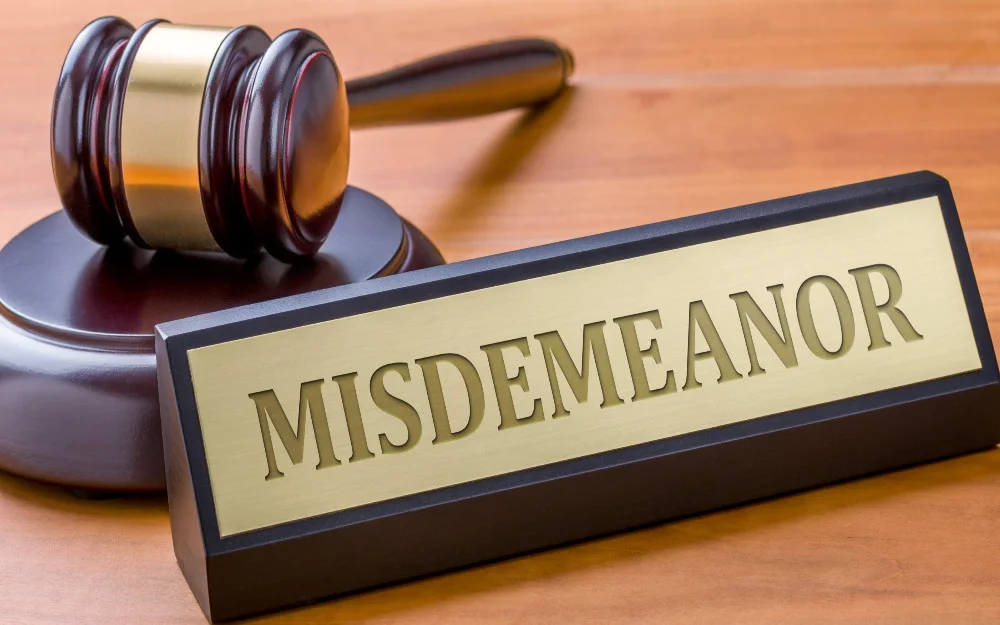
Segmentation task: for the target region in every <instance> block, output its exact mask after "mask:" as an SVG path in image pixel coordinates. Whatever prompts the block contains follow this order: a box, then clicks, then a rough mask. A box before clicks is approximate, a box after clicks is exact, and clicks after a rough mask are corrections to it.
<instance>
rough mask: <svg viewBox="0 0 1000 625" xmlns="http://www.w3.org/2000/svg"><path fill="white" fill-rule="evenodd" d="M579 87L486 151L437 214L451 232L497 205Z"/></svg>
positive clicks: (522, 120) (533, 112) (524, 118)
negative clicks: (506, 185) (497, 197)
mask: <svg viewBox="0 0 1000 625" xmlns="http://www.w3.org/2000/svg"><path fill="white" fill-rule="evenodd" d="M576 93H577V87H574V86H568V87H566V89H564V90H563V92H562V93H561V94H560V95H559V96H558V97H557V98H555V99H554V100H552V101H550V102H548V103H546V104H543V105H540V106H537V107H533V108H529V109H527V110H526V111H525V112H524V113H522V115H521V117H519V118H518V119H517V121H516V122H515V123H514V125H513V126H512V127H511V128H509V129H508V130H507V132H506V133H504V134H503V135H501V136H500V137H499V138H497V139H496V140H495V141H494V143H493V144H492V145H491V146H490V147H489V148H487V149H486V150H484V151H483V153H482V155H481V157H480V158H479V160H478V161H477V162H476V163H475V164H474V165H473V167H472V168H471V174H470V175H469V176H468V177H466V179H465V180H463V181H462V183H461V186H460V187H459V189H458V190H457V191H456V192H455V193H454V194H453V195H452V196H451V197H450V198H449V199H448V200H447V201H446V202H445V203H444V206H443V207H442V208H441V209H440V210H439V211H438V212H437V218H438V219H440V221H441V223H443V224H447V226H448V227H449V228H454V227H456V226H457V227H459V228H463V227H466V226H468V225H469V224H471V223H474V222H475V220H476V219H477V217H478V216H480V215H482V214H483V213H485V212H486V211H487V210H489V208H490V207H491V206H492V205H493V202H494V199H495V198H496V196H497V192H498V191H499V190H500V188H501V187H502V186H503V185H504V184H505V183H506V182H507V181H508V180H510V178H511V177H512V176H513V175H514V174H515V173H516V172H517V171H518V170H519V169H520V168H521V166H522V165H523V164H524V162H525V160H527V158H528V156H530V155H531V154H532V153H533V152H534V151H535V150H536V149H537V147H538V146H539V145H540V144H541V143H542V141H543V140H544V139H545V138H546V137H548V136H549V135H550V134H551V132H552V129H553V128H555V126H556V125H557V124H558V123H559V121H560V120H561V119H562V118H563V117H564V116H565V114H566V111H567V110H568V108H569V105H570V102H572V100H573V98H574V97H575V95H576Z"/></svg>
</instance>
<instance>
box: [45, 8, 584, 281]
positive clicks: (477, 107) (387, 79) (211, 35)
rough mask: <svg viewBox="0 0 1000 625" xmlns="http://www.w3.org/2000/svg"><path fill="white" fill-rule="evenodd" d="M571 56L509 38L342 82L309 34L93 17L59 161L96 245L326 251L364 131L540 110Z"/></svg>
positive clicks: (67, 199) (78, 50) (301, 253)
mask: <svg viewBox="0 0 1000 625" xmlns="http://www.w3.org/2000/svg"><path fill="white" fill-rule="evenodd" d="M572 71H573V59H572V55H571V54H570V53H569V52H568V51H567V50H565V49H563V48H561V47H560V46H558V45H557V44H555V43H553V42H551V41H548V40H544V39H516V40H510V41H500V42H496V43H490V44H485V45H480V46H475V47H471V48H465V49H462V50H457V51H454V52H449V53H446V54H442V55H438V56H434V57H430V58H427V59H424V60H421V61H417V62H415V63H412V64H409V65H405V66H402V67H398V68H395V69H392V70H389V71H387V72H384V73H381V74H377V75H373V76H368V77H364V78H358V79H355V80H351V81H349V82H347V83H346V84H345V83H344V81H343V79H342V77H341V74H340V70H339V69H338V67H337V65H336V63H335V62H334V60H333V56H332V54H331V53H330V50H329V48H327V46H326V44H325V43H323V41H322V40H321V39H320V38H319V37H317V36H316V35H315V34H313V33H311V32H309V31H305V30H290V31H287V32H285V33H282V34H281V35H279V36H278V37H276V38H275V39H274V40H273V41H272V40H271V39H270V38H269V37H268V36H267V35H266V34H265V33H264V32H263V31H262V30H260V29H259V28H256V27H253V26H242V27H239V28H236V29H228V28H209V27H199V26H186V25H174V24H170V23H168V22H164V21H162V20H153V21H150V22H147V23H145V24H143V25H142V26H140V27H139V28H138V29H136V28H133V27H132V26H131V24H129V23H128V22H125V21H124V20H122V19H120V18H115V17H107V18H101V19H99V20H96V21H94V22H92V23H91V24H89V25H88V26H87V27H85V28H84V29H83V31H81V33H80V34H79V35H78V36H77V38H76V40H75V41H74V42H73V44H72V46H71V48H70V51H69V53H68V55H67V57H66V61H65V62H64V65H63V69H62V73H61V75H60V78H59V82H58V85H57V87H56V93H55V99H54V104H53V113H52V163H53V172H54V177H55V182H56V186H57V187H58V190H59V194H60V197H61V199H62V203H63V206H64V207H65V209H66V211H67V212H68V213H69V215H70V217H71V218H72V220H73V221H74V223H75V224H76V225H77V227H78V228H79V229H80V230H82V231H83V232H84V233H85V234H87V235H88V236H89V237H90V238H92V239H93V240H95V241H97V242H98V243H102V244H106V245H111V244H114V243H117V242H118V241H121V240H122V239H124V238H126V237H127V238H129V239H131V240H132V241H133V242H134V243H135V244H136V245H138V246H140V247H145V248H151V249H182V250H201V251H222V252H225V253H227V254H229V255H230V256H234V257H236V258H247V257H249V256H251V255H252V254H254V253H255V252H256V251H257V250H258V249H259V248H260V247H261V246H263V247H264V248H265V249H266V250H267V251H268V252H269V253H271V254H272V255H273V256H275V257H277V258H279V259H281V260H284V261H288V262H292V261H295V260H298V259H300V258H303V257H308V256H311V255H313V254H315V253H316V251H317V250H318V249H319V248H320V246H322V244H323V242H324V241H325V239H326V237H327V235H328V234H329V232H330V230H331V228H332V227H333V223H334V221H335V220H336V218H337V215H338V212H339V210H340V205H341V201H342V198H343V194H344V191H345V189H346V186H347V171H348V165H349V153H350V128H359V127H369V126H375V125H385V124H400V123H414V122H425V121H440V120H447V119H454V118H459V117H468V116H472V115H482V114H487V113H493V112H497V111H501V110H506V109H511V108H518V107H524V106H531V105H535V104H538V103H541V102H546V101H548V100H551V99H552V98H554V97H555V96H556V95H558V94H559V93H560V91H562V90H563V88H564V87H565V86H566V80H567V78H568V76H569V75H570V74H571V73H572Z"/></svg>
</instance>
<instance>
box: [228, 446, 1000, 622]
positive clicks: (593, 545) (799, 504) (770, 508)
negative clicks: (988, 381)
mask: <svg viewBox="0 0 1000 625" xmlns="http://www.w3.org/2000/svg"><path fill="white" fill-rule="evenodd" d="M998 475H1000V449H997V448H994V449H991V450H989V451H984V452H980V453H975V454H971V455H968V456H963V457H960V458H955V459H950V460H946V461H943V462H936V463H931V464H925V465H920V466H917V467H910V468H905V469H900V470H897V471H892V472H889V473H883V474H879V475H878V476H872V477H869V478H860V479H854V480H849V481H846V482H841V483H837V484H832V485H827V486H825V487H820V488H816V489H809V490H806V491H802V492H799V493H794V494H788V495H784V496H780V497H777V498H771V499H767V500H762V501H757V502H747V503H744V504H741V505H739V506H734V507H731V508H728V509H724V510H717V511H713V512H708V513H705V514H701V515H696V516H693V517H688V518H685V519H676V520H673V521H670V522H666V523H657V524H653V525H650V526H647V527H643V528H635V529H633V530H632V531H628V532H623V533H615V534H611V535H608V536H605V537H598V538H600V540H597V539H588V540H584V541H580V542H577V543H571V544H567V545H563V546H561V547H558V548H553V549H547V550H543V551H540V552H537V553H533V554H527V555H522V556H518V557H515V558H509V559H503V560H499V561H496V562H492V563H487V564H482V565H477V566H475V567H471V568H467V569H460V570H457V571H452V572H449V573H443V574H438V575H434V576H431V577H427V578H423V579H419V580H414V581H411V582H408V583H404V584H397V585H390V586H386V587H384V588H381V589H376V590H369V591H365V592H362V593H358V594H354V595H349V596H345V597H341V598H339V599H332V600H328V601H325V602H321V603H317V604H315V605H311V606H306V607H301V608H296V609H292V610H285V611H283V612H281V613H278V614H273V615H267V616H262V617H257V618H255V619H251V620H249V621H246V622H248V623H254V624H258V625H264V624H268V623H272V622H273V623H277V622H278V621H279V620H282V622H283V619H286V618H288V617H289V616H291V617H292V618H293V619H295V620H296V622H300V621H301V622H316V623H341V622H356V621H364V620H368V619H372V620H377V619H380V618H387V617H393V616H396V617H405V615H406V614H407V613H408V612H412V611H415V610H419V609H421V608H424V607H428V606H433V605H434V604H444V603H447V602H449V601H456V600H460V599H463V598H467V597H471V596H475V595H477V594H482V593H489V592H494V591H497V590H498V589H503V588H507V587H511V586H517V585H520V584H528V583H532V582H536V581H540V580H546V579H558V578H559V577H562V576H565V575H568V574H573V573H575V572H579V571H583V570H587V569H592V568H594V567H600V566H602V565H607V564H611V563H614V562H620V561H624V560H631V559H636V558H644V557H647V556H652V555H656V554H660V553H664V552H669V551H679V550H682V549H684V548H685V547H690V546H693V545H697V544H701V543H711V542H718V541H725V540H726V539H728V538H733V537H736V536H739V535H741V534H747V533H751V532H754V531H757V530H759V529H765V528H772V527H775V526H780V525H783V524H788V523H791V522H795V521H799V520H802V519H805V518H810V517H817V516H822V515H824V514H830V513H834V512H836V511H838V510H841V509H846V508H851V507H864V506H865V505H867V504H871V503H875V502H878V501H885V500H888V499H892V498H895V497H899V496H906V495H908V494H911V493H917V492H921V491H927V490H933V489H936V488H941V487H947V486H950V485H955V484H961V483H967V482H971V481H975V480H980V479H983V478H988V477H991V476H994V477H995V476H998Z"/></svg>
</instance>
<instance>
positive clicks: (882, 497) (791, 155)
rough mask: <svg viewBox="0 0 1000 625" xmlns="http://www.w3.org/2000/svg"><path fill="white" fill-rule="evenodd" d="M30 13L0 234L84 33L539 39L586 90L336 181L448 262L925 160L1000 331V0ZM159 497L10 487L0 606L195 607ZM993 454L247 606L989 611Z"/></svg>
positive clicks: (324, 2)
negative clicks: (505, 557)
mask: <svg viewBox="0 0 1000 625" xmlns="http://www.w3.org/2000/svg"><path fill="white" fill-rule="evenodd" d="M99 4H100V5H101V6H100V8H97V7H96V6H95V4H94V3H83V2H75V1H71V0H43V1H42V2H19V3H17V7H16V10H8V11H7V12H5V13H6V15H5V18H4V20H3V22H2V24H0V59H2V61H0V78H2V80H3V81H4V84H5V86H6V88H5V89H4V92H5V93H4V98H3V103H2V104H0V163H2V164H3V167H0V207H2V209H0V239H2V240H4V241H5V240H7V239H8V238H10V237H11V236H12V235H13V234H14V233H16V232H17V231H18V230H20V229H21V228H22V227H24V226H26V225H27V224H29V223H30V222H32V221H34V220H35V219H37V218H38V217H40V216H42V215H43V214H46V213H48V212H51V211H53V210H55V209H57V208H58V205H57V200H56V194H55V192H54V189H53V186H52V182H51V177H50V173H49V172H50V169H49V156H48V123H49V107H50V98H51V92H52V88H53V86H54V81H55V78H56V75H57V73H58V69H59V65H60V63H61V61H62V56H63V54H64V52H65V50H66V48H67V46H68V45H69V43H70V41H71V40H72V37H73V36H74V34H75V33H76V32H77V30H78V29H79V28H80V27H81V26H82V25H83V24H84V23H85V22H86V21H88V20H89V19H90V18H92V17H96V16H97V15H99V14H100V13H111V14H120V15H123V16H125V17H127V18H129V19H130V20H132V21H133V22H140V21H143V20H145V19H148V18H151V17H166V18H169V19H171V20H173V21H177V22H188V23H216V24H233V25H235V24H241V23H257V24H259V25H261V26H263V27H264V28H266V29H267V30H268V31H269V32H271V33H277V32H279V31H281V30H283V29H286V28H291V27H295V26H306V27H309V28H311V29H313V30H315V31H316V32H318V33H319V34H321V35H322V36H323V37H324V38H326V40H327V41H328V42H329V43H330V44H331V46H332V48H333V49H334V52H335V54H336V55H337V59H338V61H339V63H340V65H341V68H342V69H343V70H344V72H345V73H346V74H347V75H348V76H353V75H358V74H360V73H363V72H368V71H374V70H377V69H380V68H384V67H385V66H387V65H390V64H393V63H398V62H403V61H407V60H410V59H411V58H413V57H416V56H419V55H423V54H426V53H431V52H435V51H439V50H441V49H445V48H449V47H452V46H459V45H464V44H467V43H474V42H478V41H479V40H482V39H489V38H497V37H504V36H515V35H528V34H536V33H537V34H544V35H548V36H552V37H555V38H557V39H559V40H560V41H562V42H563V43H565V44H566V45H568V46H569V47H571V48H572V49H573V50H574V51H575V52H576V56H577V68H578V77H577V79H576V84H577V88H576V90H575V92H574V93H573V95H572V97H569V98H565V99H564V100H563V101H562V102H560V103H559V104H558V105H556V106H555V107H553V108H551V109H550V110H548V111H546V112H543V113H540V114H536V115H529V116H523V115H517V114H509V115H499V116H495V117H492V118H489V119H482V120H474V121H468V122H462V123H457V124H451V125H441V126H426V127H420V128H396V129H387V130H377V131H366V132H364V133H357V134H356V135H355V137H354V139H353V142H354V146H353V162H352V164H351V179H352V181H353V182H354V183H355V184H358V185H361V186H364V187H366V188H369V189H371V190H373V191H375V192H376V193H378V194H380V195H382V196H383V197H384V198H385V199H387V200H388V201H389V202H390V203H391V204H393V205H394V206H395V207H396V208H397V209H398V210H400V211H401V212H402V213H403V214H405V215H406V216H408V217H409V218H410V219H412V220H413V221H414V222H416V223H417V224H418V225H420V226H421V227H422V228H424V229H425V230H426V231H427V232H428V233H429V234H430V235H431V236H432V237H433V238H434V240H435V241H437V243H438V244H439V245H440V246H441V248H442V250H443V252H444V254H445V255H446V257H447V258H449V259H451V260H459V259H463V258H469V257H473V256H479V255H483V254H489V253H494V252H501V251H505V250H511V249H516V248H520V247H525V246H531V245H536V244H540V243H546V242H549V241H555V240H558V239H563V238H568V237H573V236H579V235H584V234H590V233H595V232H601V231H605V230H610V229H615V228H622V227H626V226H632V225H636V224H642V223H647V222H651V221H657V220H662V219H667V218H672V217H678V216H681V215H689V214H693V213H698V212H702V211H707V210H712V209H716V208H724V207H728V206H731V205H736V204H743V203H747V202H752V201H756V200H762V199H767V198H772V197H779V196H784V195H789V194H793V193H798V192H802V191H808V190H813V189H820V188H825V187H831V186H835V185H839V184H843V183H848V182H854V181H860V180H866V179H870V178H876V177H879V176H884V175H889V174H894V173H900V172H905V171H909V170H915V169H924V168H929V169H933V170H936V171H938V172H939V173H941V174H944V175H945V176H947V177H948V178H950V179H951V181H952V184H953V186H954V190H955V196H956V199H957V201H958V206H959V210H960V213H961V216H962V220H963V223H964V224H965V228H966V235H967V237H968V240H969V244H970V246H971V248H972V256H973V262H974V264H975V268H976V272H977V275H978V279H979V284H980V288H981V290H982V293H983V297H984V299H985V302H986V310H987V313H988V314H989V317H990V320H991V322H992V324H993V329H994V332H996V333H1000V327H998V325H997V324H1000V316H998V315H1000V251H998V249H1000V205H998V198H1000V7H998V5H997V2H996V0H940V1H933V0H787V1H780V0H742V1H737V0H647V1H643V0H467V1H460V0H381V1H374V0H372V1H368V2H365V1H363V0H352V1H348V0H340V1H337V2H331V1H329V0H296V1H294V2H288V1H286V2H277V1H275V2H270V3H264V2H255V1H247V0H241V1H239V2H236V1H227V2H204V1H203V2H197V1H195V0H175V1H174V2H165V1H159V0H151V1H148V2H145V3H143V4H144V8H143V9H142V11H141V12H139V11H137V10H136V9H135V8H132V7H133V6H135V5H134V4H133V3H128V2H125V0H120V1H115V2H111V1H106V2H101V3H99ZM169 531H170V530H169V526H168V519H167V509H166V503H165V502H164V501H163V500H161V499H156V498H153V499H138V500H135V499H127V500H112V501H81V500H78V499H75V498H73V497H72V496H69V495H67V494H65V493H64V492H62V491H60V490H57V489H53V488H49V487H44V486H40V485H37V484H34V483H29V482H27V481H24V480H21V479H18V478H15V477H11V476H7V475H0V622H3V623H42V622H52V623H202V622H204V620H203V617H202V615H201V613H200V612H199V610H198V608H197V606H196V604H195V601H194V599H193V598H192V596H191V594H190V592H189V591H188V589H187V586H186V585H185V583H184V580H183V579H182V577H181V574H180V572H179V570H178V568H177V565H176V564H175V561H174V556H173V553H172V550H171V546H170V534H169ZM998 537H1000V451H991V452H987V453H982V454H978V455H974V456H969V457H965V458H961V459H957V460H951V461H948V462H943V463H940V464H935V465H931V466H924V467H919V468H915V469H910V470H906V471H901V472H898V473H894V474H890V475H884V476H880V477H875V478H870V479H866V480H861V481H856V482H852V483H849V484H843V485H839V486H833V487H829V488H824V489H820V490H816V491H812V492H808V493H803V494H799V495H795V496H790V497H785V498H783V499H779V500H776V501H770V502H767V503H761V504H755V505H750V506H746V507H742V508H738V509H735V510H729V511H726V512H719V513H715V514H710V515H706V516H702V517H698V518H694V519H689V520H686V521H681V522H676V523H670V524H666V525H662V526H659V527H654V528H649V529H645V530H642V531H636V532H632V533H629V534H624V535H620V536H617V537H612V538H606V539H602V540H596V541H592V542H588V543H585V544H581V545H576V546H572V547H567V548H563V549H558V550H554V551H550V552H546V553H541V554H537V555H533V556H529V557H523V558H518V559H515V560H511V561H507V562H503V563H499V564H494V565H490V566H485V567H481V568H477V569H472V570H468V571H464V572H460V573H454V574H450V575H443V576H439V577H435V578H432V579H428V580H424V581H420V582H416V583H411V584H407V585H403V586H396V587H392V588H388V589H385V590H380V591H376V592H371V593H366V594H362V595H358V596H354V597H349V598H345V599H341V600H337V601H331V602H327V603H324V604H321V605H318V606H314V607H310V608H306V609H300V610H295V611H290V612H286V613H283V614H279V615H275V616H271V617H267V618H265V619H262V620H261V622H275V623H277V622H296V623H330V622H340V621H358V620H365V621H373V622H407V623H417V622H421V623H424V622H426V623H435V624H438V625H439V624H441V623H479V622H517V623H521V622H538V623H554V622H607V621H613V620H627V621H629V622H632V621H639V622H650V623H667V622H670V623H682V622H683V623H713V624H714V623H748V622H759V623H866V624H868V623H901V624H902V623H906V624H911V623H996V622H998V620H1000V538H998Z"/></svg>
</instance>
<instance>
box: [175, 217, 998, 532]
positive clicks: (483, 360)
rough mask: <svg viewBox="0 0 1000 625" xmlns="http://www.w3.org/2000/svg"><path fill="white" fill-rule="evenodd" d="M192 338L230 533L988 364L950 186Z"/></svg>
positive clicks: (215, 487) (206, 436) (210, 454)
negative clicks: (312, 320) (487, 282)
mask: <svg viewBox="0 0 1000 625" xmlns="http://www.w3.org/2000/svg"><path fill="white" fill-rule="evenodd" d="M779 304H780V305H779ZM779 310H780V314H779ZM585 338H586V340H585ZM585 346H586V349H585ZM585 353H586V354H587V356H586V358H581V356H583V355H584V354H585ZM188 357H189V363H190V368H191V376H192V382H193V387H194V392H195V399H196V404H197V408H198V415H199V419H200V423H201V429H202V435H203V440H204V447H205V456H206V459H207V464H208V469H209V475H210V479H211V485H212V493H213V496H214V501H215V508H216V513H217V518H218V523H219V532H220V535H221V536H223V537H225V536H229V535H233V534H237V533H240V532H246V531H250V530H254V529H259V528H264V527H269V526H272V525H276V524H279V523H283V522H287V521H293V520H297V519H302V518H306V517H310V516H315V515H319V514H324V513H329V512H335V511H340V510H345V509H349V508H352V507H356V506H361V505H364V504H369V503H373V502H378V501H383V500H387V499H392V498H396V497H402V496H406V495H411V494H415V493H420V492H424V491H428V490H431V489H436V488H442V487H446V486H451V485H455V484H461V483H464V482H469V481H472V480H477V479H481V478H487V477H491V476H497V475H501V474H506V473H511V472H515V471H520V470H523V469H528V468H531V467H538V466H541V465H545V464H550V463H554V462H559V461H562V460H567V459H571V458H579V457H582V456H586V455H589V454H596V453H600V452H604V451H608V450H615V449H620V448H623V447H628V446H631V445H638V444H641V443H647V442H650V441H656V440H660V439H664V438H668V437H673V436H679V435H682V434H687V433H691V432H696V431H699V430H704V429H708V428H713V427H718V426H722V425H727V424H732V423H737V422H741V421H748V420H751V419H756V418H759V417H763V416H767V415H773V414H777V413H780V412H785V411H789V410H795V409H800V408H804V407H807V406H812V405H816V404H822V403H826V402H832V401H836V400H840V399H845V398H849V397H855V396H859V395H865V394H869V393H874V392H877V391H882V390H886V389H891V388H896V387H900V386H904V385H908V384H913V383H917V382H923V381H927V380H932V379H937V378H942V377H946V376H951V375H955V374H959V373H964V372H968V371H974V370H978V369H980V368H981V363H980V359H979V355H978V351H977V348H976V343H975V340H974V337H973V333H972V328H971V324H970V321H969V316H968V312H967V310H966V307H965V300H964V298H963V293H962V289H961V286H960V283H959V278H958V274H957V272H956V268H955V263H954V259H953V257H952V252H951V248H950V245H949V241H948V237H947V233H946V231H945V225H944V221H943V218H942V214H941V207H940V204H939V203H938V200H937V198H926V199H921V200H916V201H913V202H907V203H904V204H897V205H892V206H886V207H881V208H874V209H869V210H864V211H860V212H856V213H850V214H846V215H842V216H837V217H831V218H827V219H822V220H816V221H811V222H807V223H801V224H797V225H793V226H786V227H782V228H777V229H773V230H766V231H762V232H756V233H752V234H746V235H742V236H737V237H733V238H728V239H722V240H718V241H713V242H708V243H703V244H700V245H694V246H691V247H686V248H681V249H676V250H670V251H665V252H660V253H656V254H651V255H648V256H641V257H637V258H632V259H628V260H622V261H618V262H614V263H608V264H604V265H598V266H594V267H588V268H584V269H578V270H574V271H569V272H565V273H560V274H555V275H550V276H546V277H541V278H535V279H530V280H524V281H520V282H513V283H510V284H504V285H500V286H494V287H490V288H485V289H482V290H478V291H471V292H467V293H462V294H457V295H452V296H448V297H443V298H439V299H433V300H428V301H424V302H419V303H414V304H409V305H406V306H400V307H396V308H389V309H384V310H378V311H373V312H369V313H365V314H361V315H357V316H354V317H348V318H343V319H336V320H333V321H327V322H323V323H318V324H315V325H310V326H303V327H297V328H293V329H289V330H285V331H281V332H275V333H272V334H266V335H260V336H254V337H251V338H246V339H242V340H237V341H232V342H229V343H222V344H218V345H212V346H208V347H202V348H197V349H193V350H191V351H190V352H189V355H188ZM585 363H586V364H585ZM300 400H301V401H300ZM300 408H301V411H300Z"/></svg>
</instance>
